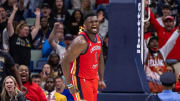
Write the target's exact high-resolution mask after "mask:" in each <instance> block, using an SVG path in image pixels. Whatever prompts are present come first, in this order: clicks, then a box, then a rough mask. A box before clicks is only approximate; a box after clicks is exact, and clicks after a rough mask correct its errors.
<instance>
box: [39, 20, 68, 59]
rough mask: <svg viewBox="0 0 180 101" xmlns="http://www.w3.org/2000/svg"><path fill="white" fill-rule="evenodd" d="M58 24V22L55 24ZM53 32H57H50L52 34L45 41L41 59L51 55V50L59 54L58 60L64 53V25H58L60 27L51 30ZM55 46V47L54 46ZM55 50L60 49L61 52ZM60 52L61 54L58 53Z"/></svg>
mask: <svg viewBox="0 0 180 101" xmlns="http://www.w3.org/2000/svg"><path fill="white" fill-rule="evenodd" d="M57 23H58V22H57ZM53 29H54V30H57V32H54V31H53V30H52V31H51V33H52V34H50V36H49V39H48V40H45V42H44V44H43V48H42V55H43V57H45V58H47V57H48V56H49V55H50V53H52V50H54V52H56V53H57V54H59V56H60V58H62V56H61V55H62V54H61V53H64V51H65V47H66V45H65V43H64V40H63V39H64V25H63V24H62V23H60V25H59V26H58V27H57V28H55V27H54V28H53ZM56 44H57V46H58V47H57V46H56ZM56 48H61V51H58V50H56ZM60 52H61V53H60Z"/></svg>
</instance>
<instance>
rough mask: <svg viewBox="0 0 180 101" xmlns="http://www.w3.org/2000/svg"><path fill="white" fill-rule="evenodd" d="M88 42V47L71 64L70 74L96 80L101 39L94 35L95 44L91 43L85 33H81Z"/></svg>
mask: <svg viewBox="0 0 180 101" xmlns="http://www.w3.org/2000/svg"><path fill="white" fill-rule="evenodd" d="M80 35H82V36H84V38H85V39H86V41H87V42H88V47H87V49H86V51H85V53H83V54H80V55H79V56H78V58H77V59H76V60H74V61H73V63H72V64H71V74H73V75H76V76H78V77H81V78H85V79H94V78H97V77H98V75H97V72H98V67H99V55H100V53H101V39H100V37H99V36H98V34H96V42H92V41H91V40H90V39H89V37H88V36H87V34H86V33H84V32H81V33H80Z"/></svg>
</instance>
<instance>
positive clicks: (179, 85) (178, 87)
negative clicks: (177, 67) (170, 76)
mask: <svg viewBox="0 0 180 101" xmlns="http://www.w3.org/2000/svg"><path fill="white" fill-rule="evenodd" d="M175 91H176V92H178V93H179V94H180V73H179V74H178V76H177V80H176V89H175Z"/></svg>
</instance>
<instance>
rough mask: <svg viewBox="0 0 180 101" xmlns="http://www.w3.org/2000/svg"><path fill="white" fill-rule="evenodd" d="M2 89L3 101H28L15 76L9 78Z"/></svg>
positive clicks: (5, 80)
mask: <svg viewBox="0 0 180 101" xmlns="http://www.w3.org/2000/svg"><path fill="white" fill-rule="evenodd" d="M2 88H3V89H2V93H1V101H26V98H25V96H24V94H23V93H22V92H21V91H19V89H18V85H17V82H16V80H15V78H14V77H13V76H7V77H6V78H5V79H4V81H3V86H2Z"/></svg>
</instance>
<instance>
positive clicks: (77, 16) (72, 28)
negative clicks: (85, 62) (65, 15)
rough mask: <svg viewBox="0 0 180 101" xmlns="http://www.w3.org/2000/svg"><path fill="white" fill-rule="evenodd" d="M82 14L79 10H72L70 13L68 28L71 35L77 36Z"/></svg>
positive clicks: (81, 23) (81, 22)
mask: <svg viewBox="0 0 180 101" xmlns="http://www.w3.org/2000/svg"><path fill="white" fill-rule="evenodd" d="M83 22H84V20H83V14H82V12H81V11H80V10H74V12H73V13H72V16H71V19H70V22H69V24H68V25H69V26H68V30H69V33H71V34H72V35H73V36H77V35H78V32H79V27H80V26H82V25H83Z"/></svg>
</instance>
